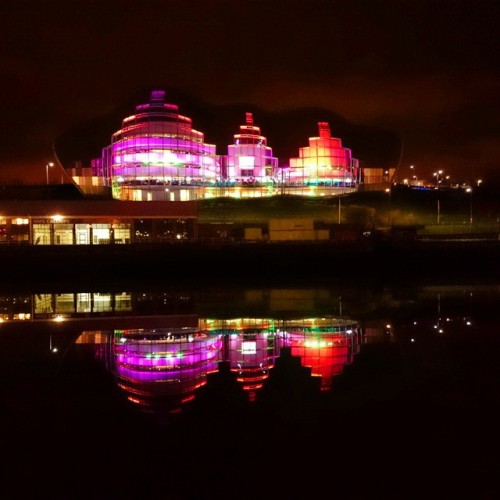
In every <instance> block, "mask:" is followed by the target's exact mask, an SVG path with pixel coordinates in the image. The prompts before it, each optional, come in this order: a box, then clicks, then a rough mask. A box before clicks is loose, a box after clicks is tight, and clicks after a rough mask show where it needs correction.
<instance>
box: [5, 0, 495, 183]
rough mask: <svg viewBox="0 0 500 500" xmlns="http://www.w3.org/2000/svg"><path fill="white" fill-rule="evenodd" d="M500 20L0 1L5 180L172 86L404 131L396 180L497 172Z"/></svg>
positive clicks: (372, 9)
mask: <svg viewBox="0 0 500 500" xmlns="http://www.w3.org/2000/svg"><path fill="white" fill-rule="evenodd" d="M499 22H500V2H498V0H490V1H488V0H429V1H418V0H380V1H377V0H367V1H356V0H347V1H335V0H329V1H318V0H307V1H295V0H288V1H286V0H281V1H280V0H244V1H239V0H199V1H197V0H195V1H188V0H140V1H139V0H123V1H117V0H109V1H108V0H100V1H99V0H95V1H91V0H73V1H68V0H64V1H61V0H50V1H49V0H38V1H37V0H16V1H10V0H2V2H1V3H0V28H1V29H0V54H1V57H0V68H1V73H2V103H1V104H2V108H1V112H0V120H1V122H2V134H1V139H0V146H1V150H0V183H2V182H3V183H6V182H12V181H20V180H22V181H23V182H44V179H45V164H46V163H47V162H48V161H52V160H53V154H52V144H53V141H54V140H55V138H56V137H57V136H58V135H60V134H61V133H64V131H65V130H67V129H68V128H70V127H73V126H75V125H78V124H79V123H82V122H85V121H88V120H92V119H96V118H98V117H100V116H104V115H106V114H109V113H112V112H113V110H115V109H116V108H117V107H119V106H121V105H122V104H123V103H124V102H126V101H128V100H129V99H130V97H131V96H132V95H134V94H135V93H136V92H138V91H139V90H142V89H149V88H150V89H164V90H166V91H167V95H168V89H169V87H175V88H178V89H183V90H184V91H185V92H187V93H190V94H192V95H194V96H196V97H197V98H199V99H200V100H202V101H204V102H206V103H208V104H210V105H221V104H228V103H240V102H244V103H249V104H253V105H255V106H258V107H260V108H263V109H265V110H267V111H269V112H275V111H283V110H289V109H293V108H298V107H319V108H324V109H327V110H330V111H333V112H335V113H337V114H339V115H341V116H342V117H344V118H345V119H346V120H348V121H350V122H352V123H355V124H360V125H366V126H374V127H380V128H383V129H386V130H390V131H393V132H395V133H396V134H398V135H399V136H400V137H401V140H402V144H403V155H402V158H401V162H400V165H399V166H398V168H399V174H398V175H399V177H400V178H402V177H404V176H406V175H408V174H409V166H410V165H414V166H415V172H416V173H417V175H418V176H419V177H428V178H431V177H432V172H433V171H435V170H438V169H442V170H444V171H445V172H446V174H448V175H450V176H452V178H456V179H457V180H461V181H470V180H473V179H477V178H483V179H484V180H485V182H488V181H490V180H491V181H492V182H493V181H495V180H498V178H499V175H498V171H499V170H500V168H499V167H500V141H499V138H500V113H499V111H500V104H499V103H500V55H499V54H500V50H499V49H500V47H499V46H500V44H499V40H500V36H499V29H498V26H499ZM137 104H140V103H137ZM248 111H252V110H251V109H249V110H248ZM132 112H133V109H130V114H131V113H132ZM181 112H183V113H184V114H186V115H187V116H189V110H185V109H182V110H181ZM330 126H331V129H332V134H333V135H334V136H335V123H331V124H330ZM193 127H194V128H197V124H196V123H193ZM201 131H202V132H204V130H201ZM235 132H236V130H235ZM265 132H266V131H264V130H263V133H264V135H268V134H266V133H265ZM315 133H316V131H315V130H314V131H312V132H311V135H314V134H315ZM206 139H208V141H210V137H206ZM268 140H269V145H270V146H271V147H272V146H273V144H272V138H271V137H268ZM306 144H307V138H304V142H303V143H301V144H297V148H298V147H299V146H304V145H306ZM102 146H105V144H103V145H102ZM347 146H348V145H347ZM353 156H354V157H358V156H357V155H356V151H355V150H353Z"/></svg>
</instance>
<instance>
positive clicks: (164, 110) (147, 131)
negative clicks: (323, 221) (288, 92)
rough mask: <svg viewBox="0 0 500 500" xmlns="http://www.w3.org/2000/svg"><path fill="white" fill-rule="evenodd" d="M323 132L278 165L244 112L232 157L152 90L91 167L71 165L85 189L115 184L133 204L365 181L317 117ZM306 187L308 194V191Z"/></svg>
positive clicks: (350, 186) (321, 192) (329, 188)
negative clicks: (147, 100)
mask: <svg viewBox="0 0 500 500" xmlns="http://www.w3.org/2000/svg"><path fill="white" fill-rule="evenodd" d="M318 125H319V137H310V138H309V146H306V147H301V148H299V157H298V158H290V161H289V165H287V166H284V167H279V166H278V158H277V157H275V156H273V152H272V148H271V147H269V146H268V145H267V138H266V137H265V136H263V135H262V134H261V129H260V127H258V126H256V125H255V124H254V119H253V114H252V113H250V112H247V113H246V120H245V124H244V125H240V127H239V132H238V133H236V134H234V136H233V139H234V142H233V144H229V145H228V146H227V154H225V155H221V156H219V155H217V154H216V146H215V145H213V144H207V143H206V142H205V139H204V134H203V133H202V132H200V131H198V130H195V129H193V128H192V120H191V118H188V117H186V116H183V115H181V114H179V107H178V106H177V105H176V104H167V103H166V102H165V91H163V90H153V91H152V92H151V94H150V100H149V103H147V104H140V105H138V106H136V109H135V113H134V114H133V115H131V116H128V117H126V118H125V119H124V120H123V121H122V127H121V129H120V130H118V131H116V132H115V133H114V134H112V137H111V144H110V145H109V146H107V147H105V148H103V150H102V154H101V157H100V158H95V159H94V160H92V162H91V168H90V169H89V168H88V167H87V168H83V167H82V166H81V165H80V166H79V167H78V168H76V167H75V168H72V169H69V172H70V173H71V176H72V179H73V180H74V181H75V182H76V183H77V184H78V185H79V187H80V189H81V190H82V191H83V192H88V193H97V192H98V190H99V188H100V187H102V186H106V185H107V186H111V188H112V193H113V197H114V198H118V199H121V200H133V201H154V200H161V201H189V200H197V199H203V198H213V197H223V196H231V197H238V198H240V197H241V198H243V197H261V196H272V195H276V194H279V193H281V194H285V192H286V194H297V195H304V194H308V195H312V196H328V195H332V194H336V193H335V190H338V189H340V188H341V189H342V190H343V191H344V192H345V191H346V190H354V189H356V188H357V185H358V184H359V183H360V180H361V171H360V168H359V161H358V160H357V159H355V158H353V157H352V154H351V150H350V149H348V148H345V147H343V146H342V141H341V140H340V139H338V138H334V137H331V135H330V127H329V124H328V123H327V122H319V124H318ZM304 190H307V192H304Z"/></svg>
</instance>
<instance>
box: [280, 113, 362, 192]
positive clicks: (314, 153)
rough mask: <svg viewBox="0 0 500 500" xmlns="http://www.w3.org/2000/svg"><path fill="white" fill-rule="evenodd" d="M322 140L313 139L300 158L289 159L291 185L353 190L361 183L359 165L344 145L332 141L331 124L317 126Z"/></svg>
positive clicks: (286, 174)
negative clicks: (336, 187) (292, 183)
mask: <svg viewBox="0 0 500 500" xmlns="http://www.w3.org/2000/svg"><path fill="white" fill-rule="evenodd" d="M318 129H319V136H317V137H310V138H309V145H308V146H305V147H301V148H299V157H298V158H290V166H289V169H288V172H285V173H284V176H285V177H288V179H289V181H290V182H296V183H300V184H308V185H321V186H332V187H335V186H338V187H342V186H345V187H354V186H355V185H356V184H357V183H358V181H359V175H360V171H359V161H358V160H357V159H355V158H353V157H352V154H351V150H350V149H348V148H345V147H343V146H342V141H341V140H340V139H338V138H335V137H332V136H331V133H330V125H329V124H328V122H318Z"/></svg>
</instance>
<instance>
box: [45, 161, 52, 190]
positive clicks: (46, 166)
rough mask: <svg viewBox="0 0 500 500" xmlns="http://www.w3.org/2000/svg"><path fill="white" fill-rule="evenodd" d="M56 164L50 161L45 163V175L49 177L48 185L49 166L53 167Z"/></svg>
mask: <svg viewBox="0 0 500 500" xmlns="http://www.w3.org/2000/svg"><path fill="white" fill-rule="evenodd" d="M53 166H54V163H53V162H51V161H49V163H47V164H46V165H45V175H46V177H47V186H48V185H49V168H52V167H53Z"/></svg>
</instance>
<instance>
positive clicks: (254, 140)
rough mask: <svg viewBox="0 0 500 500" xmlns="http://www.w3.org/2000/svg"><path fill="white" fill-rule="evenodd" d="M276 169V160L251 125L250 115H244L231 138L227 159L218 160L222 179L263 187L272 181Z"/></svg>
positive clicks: (264, 138)
mask: <svg viewBox="0 0 500 500" xmlns="http://www.w3.org/2000/svg"><path fill="white" fill-rule="evenodd" d="M277 169H278V158H276V157H274V156H273V151H272V149H271V148H270V147H269V146H268V145H267V139H266V137H264V136H263V135H261V132H260V128H259V127H256V126H255V125H254V121H253V115H252V113H246V123H245V125H240V132H239V133H238V134H235V135H234V143H233V144H230V145H229V146H228V148H227V155H225V156H221V172H222V178H223V179H224V180H226V181H229V183H243V184H245V183H246V184H259V183H260V184H265V183H271V182H272V181H273V177H274V176H275V174H276V173H277Z"/></svg>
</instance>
